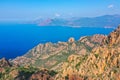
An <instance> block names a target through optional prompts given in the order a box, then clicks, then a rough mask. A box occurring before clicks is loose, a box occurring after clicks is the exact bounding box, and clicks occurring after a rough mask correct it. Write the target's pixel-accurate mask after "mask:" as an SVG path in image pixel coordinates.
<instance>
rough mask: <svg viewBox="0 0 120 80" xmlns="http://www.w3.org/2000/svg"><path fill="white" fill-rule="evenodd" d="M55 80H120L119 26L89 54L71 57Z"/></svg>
mask: <svg viewBox="0 0 120 80" xmlns="http://www.w3.org/2000/svg"><path fill="white" fill-rule="evenodd" d="M60 72H61V73H59V74H58V75H57V78H56V79H57V80H60V79H63V80H66V79H68V80H120V26H119V27H118V28H117V29H116V30H115V31H113V32H112V33H110V35H109V36H108V37H106V38H105V39H103V44H102V45H101V46H98V47H96V48H93V49H92V51H91V53H90V54H86V55H84V56H82V55H71V56H69V57H68V60H67V62H64V63H63V66H62V69H61V70H60Z"/></svg>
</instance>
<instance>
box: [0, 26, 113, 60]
mask: <svg viewBox="0 0 120 80" xmlns="http://www.w3.org/2000/svg"><path fill="white" fill-rule="evenodd" d="M112 30H113V29H110V28H109V29H105V28H87V27H85V28H72V27H61V26H54V27H52V26H46V27H40V26H37V25H31V24H0V58H2V57H6V58H8V59H10V58H15V57H17V56H21V55H23V54H25V53H26V52H27V51H28V50H29V49H31V48H33V47H34V46H36V45H37V44H39V43H46V42H53V43H56V42H58V41H67V40H68V39H69V38H70V37H74V38H75V39H76V40H78V39H79V38H80V37H81V36H89V35H93V34H106V35H107V34H109V33H110V32H111V31H112Z"/></svg>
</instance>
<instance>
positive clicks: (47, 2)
mask: <svg viewBox="0 0 120 80" xmlns="http://www.w3.org/2000/svg"><path fill="white" fill-rule="evenodd" d="M107 14H120V0H0V21H24V20H25V21H26V20H34V19H37V18H40V17H93V16H99V15H107Z"/></svg>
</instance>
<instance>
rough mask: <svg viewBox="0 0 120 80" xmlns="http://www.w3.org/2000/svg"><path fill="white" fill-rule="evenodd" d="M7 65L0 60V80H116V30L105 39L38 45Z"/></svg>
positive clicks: (119, 47)
mask: <svg viewBox="0 0 120 80" xmlns="http://www.w3.org/2000/svg"><path fill="white" fill-rule="evenodd" d="M11 63H12V65H11ZM11 63H9V61H7V60H6V59H5V58H3V59H1V60H0V80H120V26H119V27H118V28H117V29H116V30H114V31H113V32H111V33H110V34H109V35H108V36H103V35H94V36H91V37H82V38H80V40H78V41H75V40H74V38H70V39H69V40H68V42H59V43H56V44H52V43H46V44H40V45H38V46H36V47H35V48H33V49H32V50H30V51H29V52H28V53H27V54H25V55H24V56H21V57H18V58H16V59H14V60H12V61H11ZM45 68H48V70H47V69H45Z"/></svg>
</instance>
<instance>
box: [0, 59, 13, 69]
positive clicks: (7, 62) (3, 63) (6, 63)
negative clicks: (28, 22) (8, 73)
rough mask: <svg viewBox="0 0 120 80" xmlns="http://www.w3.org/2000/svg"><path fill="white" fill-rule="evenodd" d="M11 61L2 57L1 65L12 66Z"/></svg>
mask: <svg viewBox="0 0 120 80" xmlns="http://www.w3.org/2000/svg"><path fill="white" fill-rule="evenodd" d="M10 66H11V65H10V63H9V61H8V60H7V59H6V58H2V59H0V67H10Z"/></svg>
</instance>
